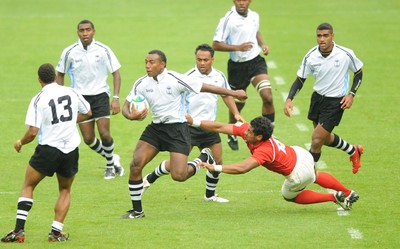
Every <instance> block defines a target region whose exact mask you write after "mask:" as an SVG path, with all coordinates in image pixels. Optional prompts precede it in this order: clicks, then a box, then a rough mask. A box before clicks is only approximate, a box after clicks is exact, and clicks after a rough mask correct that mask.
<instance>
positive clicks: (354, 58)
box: [349, 50, 363, 73]
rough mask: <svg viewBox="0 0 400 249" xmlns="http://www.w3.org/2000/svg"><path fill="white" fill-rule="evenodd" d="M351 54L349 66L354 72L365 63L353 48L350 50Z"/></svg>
mask: <svg viewBox="0 0 400 249" xmlns="http://www.w3.org/2000/svg"><path fill="white" fill-rule="evenodd" d="M349 56H350V59H351V63H350V66H349V68H350V70H351V71H352V72H353V73H355V72H357V71H358V70H360V69H361V68H362V67H363V63H362V62H361V60H360V59H358V58H357V56H356V55H355V54H354V52H353V50H349Z"/></svg>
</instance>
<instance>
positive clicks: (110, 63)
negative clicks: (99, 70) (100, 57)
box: [105, 46, 121, 73]
mask: <svg viewBox="0 0 400 249" xmlns="http://www.w3.org/2000/svg"><path fill="white" fill-rule="evenodd" d="M105 51H106V53H107V56H106V58H107V68H108V71H110V72H111V73H114V72H115V71H117V70H118V69H120V68H121V64H120V63H119V61H118V59H117V56H115V54H114V52H113V51H112V50H111V49H110V48H109V47H107V46H106V50H105Z"/></svg>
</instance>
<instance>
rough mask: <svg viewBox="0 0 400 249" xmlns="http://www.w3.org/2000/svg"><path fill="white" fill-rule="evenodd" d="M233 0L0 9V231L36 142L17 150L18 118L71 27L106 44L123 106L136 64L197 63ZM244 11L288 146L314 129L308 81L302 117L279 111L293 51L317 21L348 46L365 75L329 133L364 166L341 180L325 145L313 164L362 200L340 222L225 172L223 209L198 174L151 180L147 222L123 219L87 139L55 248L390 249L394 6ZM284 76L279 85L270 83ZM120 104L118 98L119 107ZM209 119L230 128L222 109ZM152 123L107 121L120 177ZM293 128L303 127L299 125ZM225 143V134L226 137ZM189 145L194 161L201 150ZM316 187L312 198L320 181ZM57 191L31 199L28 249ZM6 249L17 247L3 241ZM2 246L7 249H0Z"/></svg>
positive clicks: (394, 173) (342, 168) (344, 169)
mask: <svg viewBox="0 0 400 249" xmlns="http://www.w3.org/2000/svg"><path fill="white" fill-rule="evenodd" d="M231 6H232V2H231V1H212V0H204V1H199V0H194V1H190V4H188V2H187V1H183V0H176V1H154V0H149V1H146V2H136V1H116V2H109V1H103V2H99V1H93V0H89V1H85V2H81V1H68V2H54V1H48V0H38V1H34V2H33V1H32V2H31V1H22V0H16V1H9V0H3V1H1V2H0V23H1V24H0V33H1V34H2V46H1V48H0V51H1V56H0V75H1V76H0V81H1V84H0V90H1V92H2V93H3V97H2V98H1V99H0V105H1V106H2V108H1V114H2V116H3V118H2V122H0V129H1V131H2V133H1V139H0V154H1V155H2V156H1V159H2V160H1V166H0V167H1V172H2V174H0V203H1V204H0V232H1V233H4V234H6V233H7V232H8V231H9V230H10V229H12V228H13V227H14V223H15V208H16V201H17V198H18V195H19V191H20V188H21V185H22V181H23V178H24V172H25V166H26V164H27V161H28V160H29V158H30V156H31V154H32V153H33V149H34V147H35V145H36V141H35V142H33V143H31V144H30V145H27V146H24V147H23V151H22V153H21V154H17V153H16V152H15V151H14V149H13V146H12V145H13V143H14V142H15V141H16V140H17V139H19V138H20V137H21V136H22V135H23V133H24V132H25V130H26V127H25V126H24V119H25V113H26V108H27V106H28V104H29V101H30V99H31V97H32V96H33V95H34V94H35V93H36V92H38V91H39V90H40V86H39V84H38V83H37V74H36V72H37V68H38V66H39V65H40V64H42V63H45V62H51V63H53V64H54V65H55V64H56V63H57V61H58V58H59V56H60V54H61V51H62V49H63V48H65V47H66V46H68V45H69V44H71V43H72V42H75V41H77V39H78V37H77V35H76V25H77V23H78V22H79V21H80V20H82V19H86V18H87V19H90V20H92V21H93V22H94V24H95V25H96V29H97V33H96V36H95V38H96V39H97V40H99V41H101V42H103V43H105V44H107V45H109V46H110V47H111V48H112V49H113V50H114V52H115V53H116V55H117V57H118V58H119V60H120V62H121V64H122V68H121V75H122V88H121V97H122V98H123V97H125V96H126V95H127V94H128V92H129V90H130V88H131V87H132V84H133V82H134V81H135V80H136V79H137V78H138V77H140V76H142V75H144V74H145V71H144V58H145V55H146V53H147V52H148V51H149V50H151V49H154V48H158V49H161V50H163V51H164V52H166V54H167V58H168V68H169V69H172V70H176V71H178V72H185V71H186V70H188V69H189V68H191V67H193V66H194V64H195V61H194V48H195V47H196V46H197V45H198V44H200V43H203V42H208V43H211V42H212V36H213V33H214V30H215V28H216V25H217V23H218V20H219V18H220V17H222V16H223V15H224V14H225V12H226V11H227V10H228V9H229V8H230V7H231ZM251 8H252V9H254V10H256V11H257V12H258V13H259V14H260V16H261V32H262V34H263V36H264V39H265V41H266V42H267V44H268V45H269V46H270V48H271V54H270V55H269V56H268V57H266V59H267V61H268V62H269V63H270V64H269V65H270V66H271V65H272V62H274V63H275V64H276V66H277V67H276V68H272V67H270V69H269V73H270V76H271V81H272V84H273V93H274V100H275V107H276V130H275V135H276V136H277V137H278V138H280V139H281V140H282V141H284V142H285V143H287V144H296V145H301V146H303V145H305V144H306V143H309V142H310V136H311V129H312V128H311V123H310V122H309V121H308V120H307V119H306V112H307V110H308V103H309V96H310V93H311V91H312V90H311V88H312V82H313V80H312V79H311V78H310V79H308V80H307V82H306V85H305V86H304V88H303V90H302V91H301V92H300V94H299V95H298V96H297V97H296V99H295V105H296V106H297V107H298V108H299V110H300V112H301V113H300V115H298V116H295V117H292V118H291V119H288V118H286V117H285V116H284V115H283V112H282V108H283V96H285V93H286V92H287V91H288V90H289V88H290V85H291V83H292V81H293V80H294V78H295V73H296V70H297V68H298V66H299V63H300V62H301V58H302V56H303V55H304V54H305V53H306V51H307V50H308V49H309V48H311V47H312V46H314V44H315V28H316V26H317V25H318V24H319V23H321V22H324V21H327V22H330V23H332V24H333V26H334V29H335V34H336V36H335V40H336V42H337V43H338V44H341V45H343V46H346V47H350V48H352V49H353V50H354V51H355V53H356V54H357V56H358V57H359V58H360V59H361V60H362V61H363V62H364V68H363V69H364V80H363V84H362V86H361V88H360V90H359V93H358V95H357V97H356V98H355V102H354V105H353V107H352V109H351V110H348V111H346V112H345V116H344V118H343V121H342V123H341V125H340V126H339V127H337V128H336V129H335V132H336V133H338V134H339V135H340V136H342V137H343V138H344V139H346V140H347V141H348V142H351V143H360V144H362V145H363V146H364V149H365V154H364V155H363V156H362V163H363V167H362V168H361V170H360V172H359V173H358V174H357V175H353V174H352V173H351V167H350V162H349V161H348V157H347V156H346V155H345V154H344V153H343V152H340V151H338V150H335V149H332V148H327V147H324V148H323V154H322V158H321V160H323V161H324V162H326V164H327V166H328V168H327V169H325V171H328V172H330V173H332V174H333V175H334V176H336V177H337V178H338V179H340V180H341V181H342V182H343V183H344V184H346V185H347V186H349V187H350V188H354V189H356V190H357V191H358V192H359V194H360V196H361V198H360V200H359V202H357V203H356V204H355V205H354V210H352V211H351V212H349V215H348V216H341V215H339V214H338V213H337V212H336V205H335V204H333V203H324V204H318V205H307V206H301V205H296V204H293V203H288V202H285V201H283V199H282V197H281V195H280V187H281V184H282V181H283V178H282V177H281V176H279V175H277V174H274V173H272V172H269V171H266V170H264V169H261V168H260V169H256V170H254V171H252V172H250V173H248V174H246V175H238V176H232V175H223V176H222V177H221V181H220V183H219V185H218V188H217V192H218V193H219V194H220V195H221V196H223V197H226V198H228V199H230V200H231V202H230V203H227V204H217V203H205V202H203V200H202V196H203V194H204V188H205V174H204V173H205V172H204V171H201V172H200V173H199V175H198V176H196V177H193V178H192V179H190V180H188V181H187V182H185V183H177V182H173V181H172V180H171V179H170V178H169V177H163V178H161V179H159V180H158V181H157V182H156V184H154V186H152V187H151V188H150V189H149V190H148V192H146V195H145V196H144V199H143V205H144V208H145V211H146V215H147V217H146V218H145V219H141V220H121V219H118V217H119V215H121V214H123V213H124V212H125V211H126V210H128V209H130V208H131V206H130V205H131V204H130V200H129V193H128V188H127V181H128V180H127V179H128V178H127V176H124V177H122V178H117V179H115V180H111V181H105V180H103V178H102V173H103V168H104V164H105V163H104V161H103V159H101V158H100V157H99V156H98V155H96V154H95V153H93V152H92V151H90V150H89V149H88V148H87V147H86V146H85V145H84V144H82V145H81V146H80V149H81V150H80V154H81V160H80V172H79V174H78V175H77V178H76V181H75V183H74V186H73V193H72V203H71V209H70V212H69V214H68V216H67V219H66V221H65V227H64V230H65V231H69V232H70V233H71V239H72V240H71V241H70V242H68V243H64V244H62V245H59V246H60V247H61V248H128V247H133V246H134V247H141V248H187V247H190V248H294V247H297V248H399V247H400V243H399V240H398V232H399V231H400V228H399V225H398V224H397V223H398V222H397V220H398V218H399V209H398V203H399V202H398V200H397V194H398V191H397V189H398V187H397V183H398V182H399V174H398V170H397V168H398V161H399V154H398V149H397V146H396V145H397V143H398V141H399V140H398V137H397V134H399V128H398V125H397V123H398V121H399V120H400V119H399V116H398V114H399V112H398V106H399V100H400V95H399V93H398V86H397V82H396V80H397V79H398V78H399V73H398V72H397V68H398V66H399V64H400V62H399V60H398V58H397V56H396V51H397V46H396V45H397V44H399V41H400V37H399V36H398V35H397V34H396V31H397V30H398V27H399V25H400V19H399V17H398V16H399V12H400V11H399V10H400V4H399V2H398V1H393V0H387V1H367V2H365V1H361V0H355V1H350V2H349V1H344V0H339V1H334V2H332V1H319V2H315V1H309V0H307V1H301V2H299V1H293V0H291V1H290V0H282V1H260V0H254V1H253V3H252V5H251ZM226 59H227V54H226V53H221V52H217V53H216V62H215V64H214V65H215V67H216V68H218V69H220V70H222V71H225V70H226ZM278 76H279V77H281V78H283V79H284V82H285V84H282V85H279V84H277V80H276V78H275V77H278ZM248 93H249V96H250V99H249V100H248V103H247V106H246V107H245V109H244V110H243V112H242V115H243V116H244V117H245V118H246V119H247V120H250V119H252V118H253V117H255V116H257V115H259V114H260V100H259V98H258V97H257V96H256V93H255V91H254V90H253V89H252V88H249V91H248ZM121 103H122V101H121ZM218 120H219V121H223V122H225V121H227V111H226V108H225V107H224V106H222V105H221V106H220V112H219V115H218ZM148 122H150V119H149V118H147V119H146V120H144V121H141V122H130V121H127V120H126V119H124V118H123V117H122V115H117V116H113V117H112V135H113V137H114V139H115V141H116V153H118V154H120V155H121V159H122V163H123V165H124V166H125V169H126V170H128V164H129V161H130V158H131V155H132V150H133V148H134V146H135V143H136V141H137V139H138V137H139V136H140V132H141V130H143V129H144V127H145V125H146V124H147V123H148ZM298 124H302V125H305V127H307V128H308V131H307V130H306V131H304V132H301V131H299V130H298V128H297V127H298V126H297V125H298ZM222 138H223V139H224V140H225V136H222ZM197 153H198V151H197V150H194V151H193V153H192V154H191V158H192V157H195V156H196V155H197ZM247 156H249V152H248V151H247V149H246V148H245V146H244V143H243V142H241V143H240V150H239V152H232V151H230V150H229V148H228V146H227V145H226V144H225V141H224V161H225V163H231V162H236V161H239V160H243V159H244V158H246V157H247ZM166 157H167V154H166V153H160V155H159V156H157V157H156V158H155V159H154V160H153V161H152V163H150V164H149V165H148V166H147V167H146V168H145V173H147V172H150V171H151V170H152V169H153V168H154V167H155V166H157V164H158V163H159V162H160V161H161V160H163V159H165V158H166ZM311 188H312V189H315V190H321V191H325V190H322V189H319V188H318V187H317V186H311ZM56 196H57V185H56V182H55V179H54V178H49V179H46V180H44V181H43V182H42V183H41V184H40V185H39V186H38V187H37V189H36V190H35V195H34V206H33V209H32V210H31V212H30V214H29V217H28V221H27V224H26V242H25V244H27V245H26V246H29V247H31V248H38V247H41V248H50V247H52V245H49V244H47V242H46V235H47V233H48V231H49V230H50V225H51V221H52V219H53V207H54V202H55V200H56V198H57V197H56ZM9 246H10V247H12V246H13V245H9ZM0 247H5V245H3V244H0Z"/></svg>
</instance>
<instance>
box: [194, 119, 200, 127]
mask: <svg viewBox="0 0 400 249" xmlns="http://www.w3.org/2000/svg"><path fill="white" fill-rule="evenodd" d="M200 125H201V120H200V119H198V118H194V119H193V122H192V126H193V127H200Z"/></svg>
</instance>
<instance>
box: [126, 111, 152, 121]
mask: <svg viewBox="0 0 400 249" xmlns="http://www.w3.org/2000/svg"><path fill="white" fill-rule="evenodd" d="M148 113H149V109H147V108H145V109H143V110H142V111H138V110H136V109H135V108H132V110H131V112H130V113H129V117H130V119H131V120H143V119H145V118H146V117H147V114H148Z"/></svg>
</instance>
